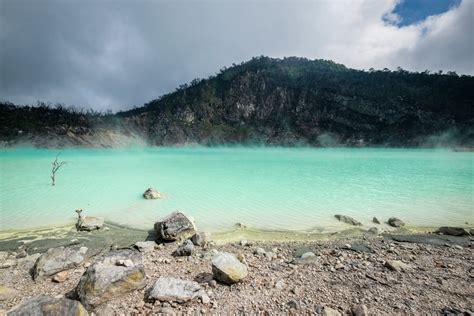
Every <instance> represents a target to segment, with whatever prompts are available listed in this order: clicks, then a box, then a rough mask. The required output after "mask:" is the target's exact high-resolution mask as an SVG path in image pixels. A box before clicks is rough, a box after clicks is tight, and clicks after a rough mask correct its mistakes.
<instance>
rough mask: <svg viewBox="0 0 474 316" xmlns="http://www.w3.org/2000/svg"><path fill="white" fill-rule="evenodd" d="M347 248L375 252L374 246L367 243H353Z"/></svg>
mask: <svg viewBox="0 0 474 316" xmlns="http://www.w3.org/2000/svg"><path fill="white" fill-rule="evenodd" d="M347 249H348V250H352V251H355V252H366V253H372V252H374V251H373V249H372V248H370V247H369V246H368V245H365V244H362V243H353V244H352V245H350V247H349V248H347Z"/></svg>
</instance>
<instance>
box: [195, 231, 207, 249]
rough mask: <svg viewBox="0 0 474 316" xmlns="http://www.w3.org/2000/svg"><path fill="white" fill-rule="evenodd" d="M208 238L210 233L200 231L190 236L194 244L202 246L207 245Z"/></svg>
mask: <svg viewBox="0 0 474 316" xmlns="http://www.w3.org/2000/svg"><path fill="white" fill-rule="evenodd" d="M209 239H210V234H209V233H206V232H202V233H196V234H194V235H193V237H191V241H192V242H193V244H194V245H196V246H198V247H204V246H205V245H207V243H208V242H209Z"/></svg>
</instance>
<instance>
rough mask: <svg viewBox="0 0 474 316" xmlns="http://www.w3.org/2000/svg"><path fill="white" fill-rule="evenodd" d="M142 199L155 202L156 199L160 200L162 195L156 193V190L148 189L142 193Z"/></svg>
mask: <svg viewBox="0 0 474 316" xmlns="http://www.w3.org/2000/svg"><path fill="white" fill-rule="evenodd" d="M143 197H144V198H145V199H147V200H156V199H161V198H162V194H161V193H160V192H158V190H156V189H154V188H148V189H147V190H146V191H145V192H144V193H143Z"/></svg>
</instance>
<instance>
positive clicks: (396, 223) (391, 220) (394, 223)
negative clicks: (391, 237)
mask: <svg viewBox="0 0 474 316" xmlns="http://www.w3.org/2000/svg"><path fill="white" fill-rule="evenodd" d="M388 224H389V225H390V226H392V227H402V226H405V223H404V222H403V221H402V220H401V219H398V218H396V217H390V218H389V219H388Z"/></svg>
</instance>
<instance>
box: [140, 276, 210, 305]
mask: <svg viewBox="0 0 474 316" xmlns="http://www.w3.org/2000/svg"><path fill="white" fill-rule="evenodd" d="M147 296H148V299H154V300H159V301H162V302H178V303H183V302H187V301H191V300H194V299H198V298H201V300H202V301H208V300H209V298H208V296H207V294H206V292H205V291H204V289H203V288H202V287H201V286H200V285H199V284H198V283H197V282H194V281H187V280H181V279H176V278H164V277H162V278H159V279H158V280H156V282H155V284H154V285H153V287H152V288H151V289H150V290H149V292H148V295H147Z"/></svg>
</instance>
